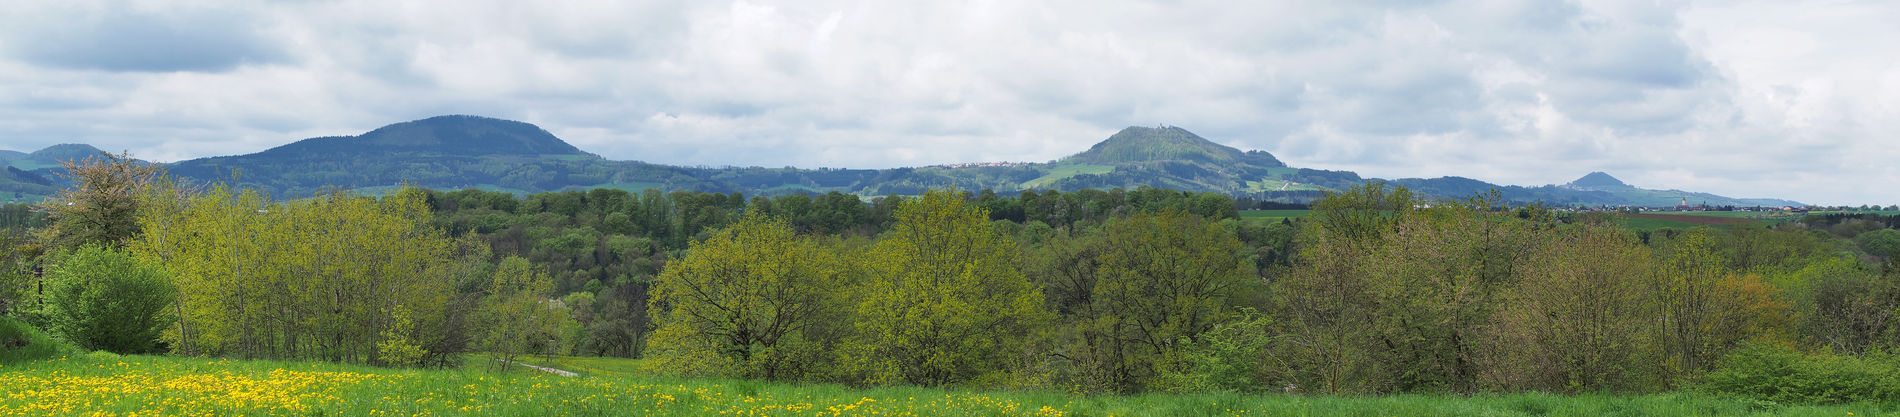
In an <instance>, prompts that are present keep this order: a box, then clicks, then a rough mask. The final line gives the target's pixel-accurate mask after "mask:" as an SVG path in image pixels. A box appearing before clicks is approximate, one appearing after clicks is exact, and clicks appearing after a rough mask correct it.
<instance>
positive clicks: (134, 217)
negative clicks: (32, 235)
mask: <svg viewBox="0 0 1900 417" xmlns="http://www.w3.org/2000/svg"><path fill="white" fill-rule="evenodd" d="M60 166H61V167H62V168H64V169H65V171H64V172H63V173H62V174H61V175H62V176H64V177H65V178H66V179H67V180H68V181H70V182H71V183H72V184H73V187H72V188H68V189H65V190H60V192H59V194H58V195H55V196H53V198H50V199H47V200H46V202H44V203H41V205H40V207H41V208H42V209H44V210H46V212H47V214H48V217H49V219H50V220H51V221H52V227H50V228H47V229H46V232H45V235H44V236H43V237H44V238H45V240H46V241H47V246H48V247H57V248H66V249H72V248H77V247H79V246H82V245H85V244H87V243H93V244H100V245H105V246H109V247H115V248H118V247H124V246H125V243H126V242H127V241H128V240H129V239H131V238H132V237H134V236H137V235H138V233H139V222H138V214H139V204H140V197H141V194H142V193H144V192H145V190H146V188H147V187H148V186H150V185H151V184H152V183H153V181H155V180H157V179H158V178H159V175H160V174H159V172H160V171H159V168H158V166H157V165H151V164H142V163H139V162H138V161H137V160H134V159H132V158H131V157H130V156H129V155H127V154H120V155H116V156H115V155H111V154H101V155H99V156H96V157H87V158H85V159H82V160H77V161H74V160H66V161H60Z"/></svg>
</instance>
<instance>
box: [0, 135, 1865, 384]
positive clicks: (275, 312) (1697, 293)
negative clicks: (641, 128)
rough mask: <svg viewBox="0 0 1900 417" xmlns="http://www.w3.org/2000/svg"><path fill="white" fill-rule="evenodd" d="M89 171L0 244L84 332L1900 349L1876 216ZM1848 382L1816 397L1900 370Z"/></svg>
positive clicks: (1250, 368)
mask: <svg viewBox="0 0 1900 417" xmlns="http://www.w3.org/2000/svg"><path fill="white" fill-rule="evenodd" d="M69 169H70V170H72V172H74V175H75V176H74V178H75V179H76V181H75V184H76V187H75V188H74V189H70V190H67V191H65V192H62V193H61V194H60V195H59V196H57V197H56V198H54V199H52V200H50V201H49V202H48V203H46V204H43V205H40V206H37V208H35V210H38V211H37V212H38V213H43V214H45V215H47V216H48V217H47V218H46V219H45V220H44V223H43V224H44V226H43V227H39V228H38V229H36V230H35V231H34V232H32V233H27V234H11V235H0V243H4V246H5V247H6V249H7V250H6V251H4V255H5V257H4V258H3V259H0V260H3V261H5V262H6V263H7V264H6V265H0V266H5V267H6V268H4V269H5V271H0V309H5V310H6V314H10V315H14V316H17V317H21V318H23V319H25V321H27V322H30V323H33V324H35V325H38V326H40V327H42V328H46V329H48V330H51V331H53V333H56V334H59V335H62V336H61V337H64V338H66V339H67V340H69V341H73V342H75V343H77V344H80V345H81V346H83V347H86V348H88V349H104V350H112V351H118V352H154V351H160V352H171V353H173V354H181V355H216V356H236V357H254V358H293V359H320V360H330V361H341V362H360V363H373V364H384V365H433V366H449V365H452V364H453V363H454V362H455V360H456V358H458V357H460V355H457V354H458V353H461V352H468V351H483V352H492V353H495V354H497V355H498V356H500V357H502V358H510V357H513V356H515V355H521V354H530V353H532V354H543V353H563V354H580V355H614V356H633V357H643V358H646V359H648V360H647V361H646V363H647V364H648V365H649V366H651V367H652V368H653V370H654V371H659V372H669V373H679V374H693V375H722V376H734V377H747V378H767V379H778V380H799V381H824V382H839V383H848V384H923V385H976V386H989V387H1044V388H1059V389H1065V390H1075V391H1087V392H1147V391H1209V390H1237V391H1268V390H1287V391H1306V392H1324V393H1336V394H1372V393H1393V392H1482V391H1519V390H1541V391H1557V392H1584V391H1589V392H1600V391H1611V392H1650V391H1661V390H1672V389H1681V388H1684V387H1690V386H1718V385H1719V386H1724V387H1741V388H1733V390H1735V391H1747V390H1750V389H1757V388H1760V387H1761V386H1763V384H1764V383H1763V382H1762V381H1764V380H1763V379H1762V377H1761V376H1762V375H1780V374H1785V373H1786V372H1782V371H1786V370H1790V369H1807V370H1811V371H1813V373H1814V374H1816V375H1824V376H1826V375H1833V376H1828V377H1829V378H1835V377H1838V376H1839V375H1842V374H1840V373H1838V372H1834V373H1830V372H1833V370H1832V369H1831V368H1829V366H1833V365H1829V364H1861V365H1868V364H1872V365H1868V366H1874V369H1894V368H1895V366H1900V364H1896V363H1890V362H1894V361H1893V360H1892V359H1891V356H1883V355H1885V354H1884V353H1882V352H1888V351H1891V350H1892V349H1896V348H1900V317H1896V315H1900V267H1896V264H1897V263H1896V261H1895V259H1896V256H1900V231H1896V230H1894V229H1892V228H1891V226H1892V225H1891V223H1887V222H1886V218H1885V217H1878V216H1876V217H1854V218H1848V217H1841V218H1834V217H1826V216H1821V217H1818V218H1816V217H1810V218H1809V219H1808V220H1806V221H1803V222H1796V223H1788V224H1784V225H1781V226H1777V227H1774V228H1763V227H1748V226H1740V227H1734V228H1728V229H1709V228H1699V229H1690V230H1670V229H1664V230H1659V231H1654V232H1649V233H1644V234H1638V233H1634V232H1631V231H1629V230H1626V229H1624V228H1621V227H1619V226H1618V225H1617V224H1616V223H1615V219H1614V218H1613V217H1611V216H1609V215H1605V214H1600V213H1579V214H1571V215H1559V214H1558V213H1556V212H1553V211H1549V210H1544V209H1543V208H1541V207H1539V206H1535V205H1533V206H1528V207H1516V208H1512V209H1504V208H1502V207H1503V206H1504V205H1503V204H1501V203H1502V202H1501V201H1499V200H1498V198H1497V194H1495V193H1493V194H1487V195H1477V196H1474V197H1472V198H1470V199H1467V200H1462V201H1426V200H1423V199H1420V198H1417V197H1415V196H1414V195H1413V194H1411V193H1410V192H1409V191H1407V190H1406V189H1404V188H1402V187H1398V188H1390V189H1388V188H1386V187H1384V186H1383V185H1380V184H1370V185H1364V186H1359V187H1355V188H1353V189H1351V190H1349V191H1347V192H1341V193H1334V194H1329V195H1327V196H1325V197H1324V198H1322V199H1320V200H1318V201H1316V202H1314V204H1313V205H1312V206H1311V209H1312V212H1311V215H1310V216H1308V217H1306V218H1303V219H1297V220H1286V221H1276V222H1253V221H1243V220H1240V219H1238V218H1237V216H1236V214H1237V210H1238V209H1240V208H1243V207H1245V208H1252V207H1260V206H1259V205H1260V204H1261V203H1258V202H1254V201H1250V200H1241V201H1235V200H1232V199H1230V198H1228V197H1226V196H1222V195H1217V194H1197V193H1186V192H1179V191H1172V190H1163V189H1151V188H1144V189H1137V190H1119V189H1117V190H1084V191H1078V192H1071V193H1062V192H1054V191H1047V192H1024V193H1019V194H1017V195H1014V196H1004V195H997V194H996V193H993V192H989V191H976V192H968V191H946V190H933V191H927V192H925V193H923V194H922V195H921V196H887V197H881V198H874V199H870V200H869V201H865V200H864V199H861V198H859V197H857V196H853V195H847V194H841V193H827V194H820V195H805V194H792V195H783V196H775V197H763V196H755V197H751V198H747V197H746V196H743V195H740V194H736V193H702V192H690V191H680V192H660V191H651V190H650V191H644V192H640V193H629V192H625V191H619V190H610V189H597V190H590V191H585V192H582V191H570V192H561V193H542V194H535V195H530V196H527V197H516V196H514V195H511V194H507V193H499V192H488V191H479V190H461V191H448V192H442V191H429V190H421V189H403V190H399V191H397V192H394V193H392V194H390V195H388V196H385V197H382V198H380V199H377V198H370V197H364V196H359V195H354V194H348V193H338V192H332V193H325V194H321V195H318V196H316V197H314V198H309V199H303V200H295V201H287V202H279V201H271V200H269V199H267V198H264V197H263V196H262V195H260V194H258V193H255V192H251V191H245V190H235V189H229V188H223V187H212V188H210V189H193V188H190V187H180V186H177V185H175V184H172V183H171V182H170V181H167V180H166V179H165V178H164V177H163V175H162V173H160V172H157V171H156V170H153V169H147V168H141V167H138V166H136V165H131V164H126V163H123V161H116V160H105V161H94V162H93V163H88V164H75V165H74V166H71V167H69ZM67 203H71V204H67ZM27 213H34V212H32V211H29V212H27ZM29 217H30V216H29ZM31 221H39V220H28V221H26V222H31ZM34 265H38V266H41V267H43V268H44V270H45V271H46V274H45V276H44V279H39V278H36V277H34V276H32V275H31V274H30V273H28V272H27V271H30V270H31V267H32V266H34ZM42 286H43V287H44V288H45V289H44V290H41V289H40V288H41V287H42ZM127 294H138V295H139V296H138V297H129V296H126V295H127ZM1764 367H1769V368H1773V369H1768V368H1764ZM1881 367H1886V368H1881ZM1765 369H1766V370H1765ZM1776 369H1779V370H1776ZM1855 381H1859V382H1853V383H1842V384H1835V385H1825V384H1816V385H1812V386H1813V387H1822V386H1825V387H1829V388H1827V390H1832V391H1825V390H1824V391H1825V393H1823V394H1817V395H1818V397H1815V398H1822V399H1826V398H1836V399H1838V398H1847V397H1851V396H1852V395H1863V394H1864V395H1874V396H1876V397H1878V396H1879V395H1888V394H1877V393H1878V392H1893V391H1891V390H1889V391H1879V390H1878V389H1875V388H1879V389H1887V388H1894V389H1900V387H1894V386H1886V387H1885V388H1881V387H1874V388H1868V386H1864V384H1863V385H1854V384H1862V383H1863V382H1864V383H1865V384H1876V385H1878V384H1882V383H1883V382H1879V381H1885V380H1883V379H1879V378H1870V379H1867V380H1866V381H1872V382H1866V381H1861V380H1858V379H1857V380H1855ZM1784 382H1785V381H1784ZM1804 386H1807V385H1804ZM1815 389H1820V388H1815ZM1817 392H1819V391H1817ZM1869 392H1873V393H1875V394H1866V393H1869ZM1845 393H1860V394H1845ZM1803 398H1806V397H1803ZM1854 398H1859V397H1854ZM1883 398H1884V397H1883Z"/></svg>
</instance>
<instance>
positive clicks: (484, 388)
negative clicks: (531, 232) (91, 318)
mask: <svg viewBox="0 0 1900 417" xmlns="http://www.w3.org/2000/svg"><path fill="white" fill-rule="evenodd" d="M554 363H555V364H556V365H562V364H565V365H569V366H574V367H575V370H578V371H582V373H583V376H581V377H575V378H565V377H559V376H554V375H551V374H546V373H541V372H534V371H521V372H499V373H497V372H489V371H486V370H485V368H484V367H482V366H478V364H474V363H471V364H470V365H471V366H469V367H467V368H465V369H462V370H396V369H385V368H374V367H364V366H349V365H336V364H327V363H308V362H272V361H234V360H208V359H190V358H174V357H151V356H126V357H119V356H115V355H109V354H95V355H83V356H72V357H64V358H58V359H53V360H44V361H32V362H25V363H14V364H8V365H0V416H5V415H361V416H376V415H534V416H543V415H582V416H594V415H663V416H689V415H690V416H714V415H719V416H844V415H864V416H872V415H876V416H906V415H916V416H924V415H940V416H1217V415H1241V416H1246V415H1275V416H1282V415H1283V416H1442V415H1470V416H1598V415H1620V416H1751V415H1758V416H1771V415H1772V416H1865V415H1890V414H1893V413H1896V412H1900V404H1884V405H1883V404H1847V405H1832V406H1781V405H1776V404H1772V403H1766V402H1760V401H1751V400H1743V399H1724V398H1716V397H1709V396H1704V395H1699V394H1689V393H1680V394H1662V395H1647V396H1616V395H1580V396H1562V395H1550V394H1536V393H1530V394H1509V395H1479V396H1472V397H1461V396H1434V395H1396V396H1381V397H1327V396H1294V395H1279V394H1231V393H1230V394H1191V395H1170V394H1148V395H1140V396H1078V395H1070V394H1064V393H1059V392H1050V391H968V390H955V389H933V388H919V387H890V388H854V387H846V386H840V385H827V384H783V383H768V382H759V381H741V380H723V379H679V378H666V377H654V376H640V375H637V373H636V372H637V368H638V367H637V362H633V361H629V360H623V359H601V358H557V359H556V360H555V362H554Z"/></svg>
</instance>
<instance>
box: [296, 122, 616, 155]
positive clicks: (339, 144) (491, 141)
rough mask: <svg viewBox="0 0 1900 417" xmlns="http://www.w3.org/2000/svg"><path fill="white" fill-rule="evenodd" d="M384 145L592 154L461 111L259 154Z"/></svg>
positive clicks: (438, 150) (353, 150)
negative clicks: (452, 114) (456, 113)
mask: <svg viewBox="0 0 1900 417" xmlns="http://www.w3.org/2000/svg"><path fill="white" fill-rule="evenodd" d="M388 151H396V152H413V153H419V154H429V155H515V156H534V155H580V156H591V155H592V154H589V153H586V152H582V151H581V150H580V148H575V147H574V145H570V144H568V143H567V142H566V141H562V140H561V139H560V138H557V137H554V134H552V133H548V131H546V130H542V129H541V128H540V127H538V126H535V125H532V124H527V123H522V122H517V121H513V120H502V119H494V118H487V117H480V116H466V115H454V116H436V117H431V118H427V119H422V120H415V121H408V122H402V123H397V124H392V125H388V126H383V127H381V128H377V129H376V130H372V131H369V132H368V133H364V134H362V135H358V136H337V137H322V138H312V139H305V140H301V141H297V142H295V143H291V144H288V145H284V146H279V147H276V148H271V149H268V150H265V151H263V152H260V153H259V154H260V155H269V156H278V155H298V154H303V155H308V154H331V155H357V154H361V153H367V152H388Z"/></svg>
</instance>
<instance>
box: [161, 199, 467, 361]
mask: <svg viewBox="0 0 1900 417" xmlns="http://www.w3.org/2000/svg"><path fill="white" fill-rule="evenodd" d="M421 197H422V195H421V194H420V193H416V192H399V193H396V194H395V195H392V196H389V197H386V198H384V199H383V200H382V201H377V200H375V199H371V198H368V197H361V196H356V195H350V194H340V193H339V194H327V195H322V196H318V197H315V198H311V199H306V200H299V201H293V202H284V203H271V202H269V201H268V200H266V199H265V198H264V197H263V196H261V195H258V194H256V193H254V192H234V191H232V190H230V189H227V188H223V187H218V188H213V189H212V190H210V191H209V192H206V193H203V194H200V195H196V196H195V197H192V198H191V199H189V200H184V201H175V202H174V204H172V205H170V206H165V207H162V209H153V210H152V211H151V212H150V213H149V214H148V215H147V216H145V217H144V218H143V222H144V224H145V230H146V233H144V234H143V235H141V237H140V238H139V239H138V240H136V241H134V242H133V244H132V249H133V250H134V251H136V252H137V253H139V254H141V255H143V256H146V257H149V258H152V259H157V260H160V261H162V262H163V263H164V264H165V265H167V266H168V267H169V268H170V269H171V270H172V271H173V272H174V277H175V282H176V286H177V291H176V296H177V299H178V307H177V321H176V323H175V324H176V325H175V326H172V327H171V329H170V330H168V331H167V332H166V334H165V336H164V340H165V342H166V343H167V344H169V345H170V346H172V349H173V350H174V351H175V352H176V353H180V354H187V355H200V354H223V355H236V356H243V357H264V358H322V359H327V360H333V361H344V362H382V361H384V360H388V359H400V362H409V361H410V358H408V357H407V356H409V355H407V354H402V355H397V356H395V357H388V356H386V355H381V354H380V353H379V351H378V350H379V349H378V343H379V342H390V341H398V340H400V342H399V343H398V344H402V345H411V346H415V347H417V348H418V349H421V350H424V351H440V350H442V349H441V348H440V346H439V345H440V344H442V343H443V342H444V340H443V332H442V331H441V329H442V327H443V326H444V320H445V316H446V313H447V312H446V311H445V306H446V305H448V304H449V303H448V302H449V298H450V296H451V295H452V294H451V288H450V283H453V282H456V281H457V277H456V276H454V275H455V274H457V273H460V272H462V271H463V269H461V268H456V267H455V266H456V262H457V260H458V256H457V255H458V245H457V243H456V242H455V241H454V240H453V239H450V238H449V237H447V236H445V235H444V234H443V233H442V232H441V231H440V230H437V229H435V228H433V227H430V226H429V223H428V220H429V212H428V209H427V207H426V206H424V205H423V201H422V199H421ZM396 313H402V315H406V316H407V317H406V319H407V320H406V321H408V323H400V321H402V320H399V317H397V314H396ZM401 327H410V328H409V329H402V328H401ZM405 333H406V334H405ZM392 346H393V345H392Z"/></svg>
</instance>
